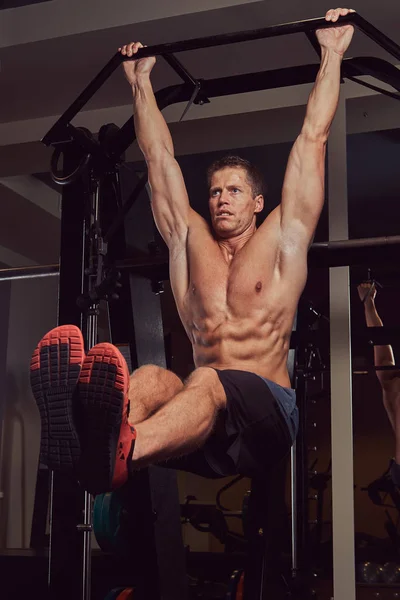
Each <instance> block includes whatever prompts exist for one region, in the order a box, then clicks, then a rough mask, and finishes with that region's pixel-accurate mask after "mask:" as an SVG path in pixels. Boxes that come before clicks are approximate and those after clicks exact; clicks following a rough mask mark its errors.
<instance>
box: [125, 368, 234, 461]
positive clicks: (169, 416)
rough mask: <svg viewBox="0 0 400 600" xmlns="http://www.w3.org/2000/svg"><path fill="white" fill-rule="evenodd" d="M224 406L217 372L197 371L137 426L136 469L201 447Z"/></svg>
mask: <svg viewBox="0 0 400 600" xmlns="http://www.w3.org/2000/svg"><path fill="white" fill-rule="evenodd" d="M225 406H226V395H225V391H224V388H223V386H222V384H221V382H220V380H219V378H218V375H217V373H216V372H215V371H214V369H211V368H209V367H200V368H199V369H196V371H194V372H193V373H192V374H191V376H190V377H189V379H188V381H187V382H186V383H185V386H184V387H183V389H182V390H181V391H179V393H178V394H176V395H175V396H174V397H173V398H172V399H170V401H169V402H167V403H165V404H164V405H163V406H162V407H161V408H159V410H157V411H156V412H155V414H153V415H152V416H150V417H149V418H148V419H146V420H145V421H142V422H141V423H139V424H138V425H137V426H135V429H136V432H137V436H136V441H135V449H134V452H133V458H132V460H133V466H134V468H138V469H139V468H142V467H145V466H147V465H149V464H152V463H154V462H159V461H161V460H167V459H169V458H175V457H178V456H182V455H183V454H188V453H189V452H192V451H193V450H195V449H196V448H198V447H199V446H201V445H202V444H203V443H204V442H205V440H206V439H207V437H208V436H209V435H210V434H211V432H212V430H213V427H214V423H215V419H216V416H217V413H218V411H219V410H221V409H223V408H224V407H225Z"/></svg>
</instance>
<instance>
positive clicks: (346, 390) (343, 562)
mask: <svg viewBox="0 0 400 600" xmlns="http://www.w3.org/2000/svg"><path fill="white" fill-rule="evenodd" d="M346 159H347V156H346V100H345V98H344V97H341V98H340V101H339V106H338V110H337V113H336V117H335V120H334V122H333V124H332V128H331V133H330V137H329V142H328V197H329V238H330V239H331V240H335V239H343V238H346V237H348V219H347V211H348V206H347V163H346ZM329 274H330V285H329V294H330V347H331V419H332V429H331V435H332V521H333V532H332V539H333V591H334V597H335V600H355V598H356V586H355V555H354V494H353V484H354V478H353V431H352V364H351V334H350V284H349V267H338V268H332V269H330V273H329Z"/></svg>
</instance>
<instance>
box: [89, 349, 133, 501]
mask: <svg viewBox="0 0 400 600" xmlns="http://www.w3.org/2000/svg"><path fill="white" fill-rule="evenodd" d="M78 388H79V402H80V405H81V407H82V427H83V432H82V438H81V443H82V456H81V464H80V468H79V470H80V476H79V480H80V483H81V484H82V486H83V487H84V488H85V489H86V490H88V491H89V492H91V493H92V494H99V493H102V492H107V491H110V490H112V489H115V488H117V487H120V486H121V485H123V484H124V483H125V482H126V481H127V479H128V476H129V471H130V467H131V461H132V454H133V448H134V443H135V437H136V432H135V430H134V429H133V427H131V426H130V425H129V423H128V415H129V398H128V390H129V370H128V366H127V364H126V361H125V359H124V357H123V356H122V354H121V353H120V351H119V350H118V348H116V347H115V346H113V345H112V344H108V343H102V344H97V345H96V346H94V347H93V348H92V349H91V350H90V351H89V352H88V354H87V356H86V358H85V360H84V363H83V366H82V371H81V374H80V377H79V386H78Z"/></svg>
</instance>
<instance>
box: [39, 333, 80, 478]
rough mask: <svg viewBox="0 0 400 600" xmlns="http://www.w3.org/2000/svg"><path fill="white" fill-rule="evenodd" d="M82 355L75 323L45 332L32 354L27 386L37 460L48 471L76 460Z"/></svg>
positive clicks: (68, 467)
mask: <svg viewBox="0 0 400 600" xmlns="http://www.w3.org/2000/svg"><path fill="white" fill-rule="evenodd" d="M84 358H85V349H84V344H83V337H82V333H81V331H80V329H78V327H76V326H75V325H62V326H61V327H56V328H55V329H52V330H51V331H49V333H47V334H46V335H45V336H44V337H43V338H42V339H41V341H40V342H39V344H38V345H37V347H36V350H35V351H34V353H33V355H32V359H31V387H32V392H33V395H34V397H35V400H36V404H37V406H38V408H39V413H40V419H41V424H42V430H41V439H40V462H42V463H43V464H45V465H47V466H48V467H49V468H50V469H52V470H57V471H60V470H63V471H65V470H71V469H74V468H76V467H77V465H78V462H79V458H80V453H81V450H80V443H79V437H78V431H77V427H76V422H77V419H76V410H77V408H78V405H77V394H76V391H77V383H78V379H79V375H80V372H81V367H82V364H83V360H84Z"/></svg>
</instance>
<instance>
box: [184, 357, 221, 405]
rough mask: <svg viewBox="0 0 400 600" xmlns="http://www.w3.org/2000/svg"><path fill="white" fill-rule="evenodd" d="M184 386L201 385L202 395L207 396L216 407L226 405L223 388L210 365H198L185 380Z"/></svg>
mask: <svg viewBox="0 0 400 600" xmlns="http://www.w3.org/2000/svg"><path fill="white" fill-rule="evenodd" d="M185 387H186V388H188V389H189V388H190V387H202V388H204V396H205V397H207V398H209V399H210V400H211V401H212V402H213V403H214V404H215V406H216V407H217V408H218V409H222V408H225V407H226V393H225V389H224V387H223V385H222V383H221V381H220V379H219V377H218V374H217V372H216V371H215V369H212V368H211V367H198V368H197V369H196V370H195V371H193V373H191V375H190V376H189V378H188V379H187V381H186V384H185Z"/></svg>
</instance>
